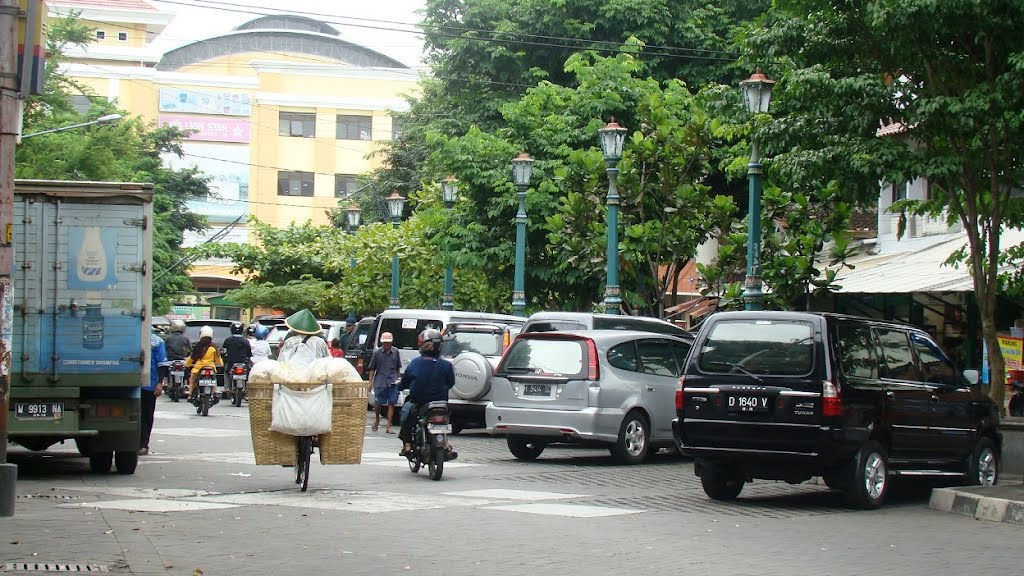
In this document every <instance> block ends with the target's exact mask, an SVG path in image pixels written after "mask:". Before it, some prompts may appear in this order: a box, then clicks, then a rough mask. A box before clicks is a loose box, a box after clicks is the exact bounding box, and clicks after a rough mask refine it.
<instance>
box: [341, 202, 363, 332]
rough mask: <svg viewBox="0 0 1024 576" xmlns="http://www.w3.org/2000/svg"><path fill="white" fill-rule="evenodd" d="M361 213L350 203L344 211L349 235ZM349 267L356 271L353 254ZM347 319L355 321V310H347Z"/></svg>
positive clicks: (357, 225)
mask: <svg viewBox="0 0 1024 576" xmlns="http://www.w3.org/2000/svg"><path fill="white" fill-rule="evenodd" d="M362 213H363V211H362V210H360V209H359V205H358V204H355V203H352V204H349V205H348V208H347V209H346V210H345V215H346V216H348V233H349V234H355V233H356V230H358V229H359V220H360V217H361V216H362ZM349 267H350V268H352V270H355V269H356V256H355V254H352V258H351V259H350V260H349ZM348 319H349V320H351V321H352V322H355V321H356V314H355V310H352V309H349V311H348Z"/></svg>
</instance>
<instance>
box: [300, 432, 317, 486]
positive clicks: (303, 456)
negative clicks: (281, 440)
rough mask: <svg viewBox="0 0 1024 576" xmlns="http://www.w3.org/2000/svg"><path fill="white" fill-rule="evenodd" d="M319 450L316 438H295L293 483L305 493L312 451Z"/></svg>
mask: <svg viewBox="0 0 1024 576" xmlns="http://www.w3.org/2000/svg"><path fill="white" fill-rule="evenodd" d="M314 448H318V449H319V448H320V440H319V437H317V436H297V437H296V442H295V483H296V484H299V485H300V486H301V487H302V491H303V492H305V491H306V488H308V487H309V461H310V457H311V456H312V455H313V449H314Z"/></svg>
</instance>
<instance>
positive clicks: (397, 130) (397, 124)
mask: <svg viewBox="0 0 1024 576" xmlns="http://www.w3.org/2000/svg"><path fill="white" fill-rule="evenodd" d="M401 136H402V121H401V120H399V119H398V118H392V119H391V139H392V140H398V139H399V138H400V137H401Z"/></svg>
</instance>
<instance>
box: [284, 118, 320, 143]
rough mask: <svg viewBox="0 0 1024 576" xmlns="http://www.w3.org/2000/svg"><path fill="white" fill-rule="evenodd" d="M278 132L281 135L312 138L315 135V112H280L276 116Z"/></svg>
mask: <svg viewBox="0 0 1024 576" xmlns="http://www.w3.org/2000/svg"><path fill="white" fill-rule="evenodd" d="M278 133H279V134H280V135H281V136H298V137H301V138H312V137H313V136H315V135H316V114H313V113H305V112H281V113H280V116H279V117H278Z"/></svg>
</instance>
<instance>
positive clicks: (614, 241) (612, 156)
mask: <svg viewBox="0 0 1024 576" xmlns="http://www.w3.org/2000/svg"><path fill="white" fill-rule="evenodd" d="M597 133H598V135H599V136H600V137H601V151H602V152H603V153H604V161H605V163H606V164H607V165H608V170H607V172H608V199H607V202H606V204H607V205H608V280H607V282H606V284H605V288H604V311H605V312H606V313H608V314H618V313H619V307H620V306H621V305H622V297H621V295H620V292H619V191H618V189H617V188H616V187H615V179H616V178H617V177H618V175H619V169H618V168H616V165H617V164H618V163H619V159H621V158H622V144H623V141H624V140H625V139H626V129H625V128H623V127H622V126H619V125H618V124H616V123H615V117H614V116H613V117H612V119H611V122H608V125H607V126H605V127H604V128H601V129H600V130H598V131H597Z"/></svg>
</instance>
